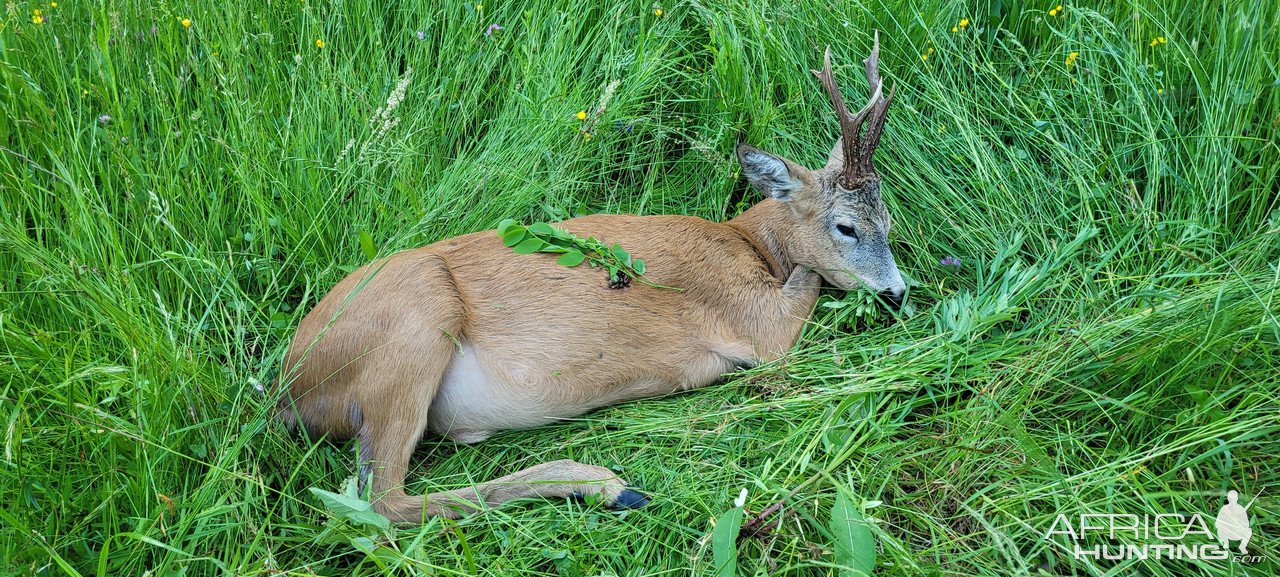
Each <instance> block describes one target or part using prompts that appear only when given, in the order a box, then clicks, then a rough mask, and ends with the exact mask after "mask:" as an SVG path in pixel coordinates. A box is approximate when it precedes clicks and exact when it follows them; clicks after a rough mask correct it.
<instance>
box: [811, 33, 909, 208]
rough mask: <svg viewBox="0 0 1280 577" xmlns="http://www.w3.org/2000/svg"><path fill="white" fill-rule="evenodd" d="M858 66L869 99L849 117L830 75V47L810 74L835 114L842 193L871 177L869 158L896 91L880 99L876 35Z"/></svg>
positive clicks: (833, 78)
mask: <svg viewBox="0 0 1280 577" xmlns="http://www.w3.org/2000/svg"><path fill="white" fill-rule="evenodd" d="M862 62H863V65H864V66H865V67H866V70H867V83H868V84H870V86H871V98H870V99H868V100H867V104H866V106H863V107H862V110H859V111H858V113H857V114H853V115H850V114H849V107H848V106H846V105H845V103H844V97H843V96H841V95H840V87H839V86H837V85H836V79H835V75H834V74H833V73H832V72H831V47H830V46H828V47H827V50H826V52H825V53H824V54H823V56H822V72H818V71H816V70H815V71H813V74H814V76H817V77H818V80H819V81H821V82H822V88H823V89H824V90H826V92H827V97H828V98H830V99H831V106H832V107H834V108H835V110H836V119H837V120H839V121H840V135H841V150H842V151H843V153H844V154H843V156H844V168H843V170H841V171H840V177H839V179H838V181H839V183H840V186H842V187H844V188H845V189H846V190H852V189H854V188H857V187H858V184H859V183H860V182H861V181H862V180H864V179H865V178H866V177H867V176H870V175H873V174H875V167H874V166H873V165H872V164H871V156H872V154H874V153H875V150H876V145H877V144H879V143H880V133H881V131H883V130H884V121H885V114H886V113H887V112H888V110H889V102H890V101H892V100H893V93H894V89H896V85H895V86H894V88H891V89H890V90H889V97H888V98H884V97H883V94H884V82H883V81H882V80H880V32H879V31H876V33H875V40H874V44H873V45H872V48H871V55H870V56H868V57H867V59H866V60H863V61H862ZM864 120H869V122H868V123H867V133H866V135H865V136H863V135H860V134H859V133H860V132H861V130H862V123H863V121H864Z"/></svg>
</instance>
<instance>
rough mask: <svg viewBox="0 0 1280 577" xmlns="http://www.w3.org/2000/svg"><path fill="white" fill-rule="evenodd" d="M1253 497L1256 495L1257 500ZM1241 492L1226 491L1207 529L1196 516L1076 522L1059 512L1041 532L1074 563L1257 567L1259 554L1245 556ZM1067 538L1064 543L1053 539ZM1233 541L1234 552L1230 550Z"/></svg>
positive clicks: (1092, 516) (1119, 516)
mask: <svg viewBox="0 0 1280 577" xmlns="http://www.w3.org/2000/svg"><path fill="white" fill-rule="evenodd" d="M1255 499H1256V497H1255ZM1239 501H1240V493H1239V492H1237V491H1236V490H1235V489H1232V490H1230V491H1227V503H1226V504H1225V505H1223V506H1222V508H1221V509H1219V510H1218V516H1217V517H1215V518H1214V525H1213V527H1214V531H1210V530H1209V524H1208V523H1207V522H1206V520H1205V517H1206V515H1201V514H1200V513H1191V514H1185V513H1093V512H1085V513H1081V514H1080V515H1079V516H1078V521H1079V522H1078V523H1075V522H1073V521H1076V520H1077V518H1075V517H1071V516H1068V515H1064V514H1059V515H1058V516H1057V518H1055V519H1054V521H1053V525H1052V526H1050V527H1049V530H1048V531H1046V532H1045V534H1044V538H1045V539H1046V540H1056V541H1058V542H1060V543H1061V544H1062V545H1064V546H1065V547H1066V549H1067V550H1068V551H1070V552H1071V556H1072V557H1074V558H1076V559H1085V558H1092V559H1099V560H1102V559H1107V560H1113V561H1119V560H1127V559H1139V560H1148V559H1151V560H1180V561H1186V560H1206V561H1211V560H1227V559H1230V560H1232V561H1235V562H1237V563H1258V562H1260V561H1262V560H1263V557H1262V556H1260V555H1249V553H1248V550H1247V546H1248V545H1249V540H1250V539H1252V538H1253V529H1252V528H1251V527H1250V525H1249V507H1250V506H1251V505H1253V501H1249V503H1247V504H1245V505H1241V504H1240V502H1239ZM1055 535H1057V536H1065V537H1066V538H1067V539H1066V542H1062V541H1061V539H1060V538H1059V539H1054V536H1055ZM1233 542H1234V543H1237V546H1236V550H1237V551H1239V553H1238V554H1237V553H1235V551H1233V550H1232V549H1231V547H1230V545H1231V543H1233Z"/></svg>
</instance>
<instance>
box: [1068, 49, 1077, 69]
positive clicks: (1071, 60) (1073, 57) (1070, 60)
mask: <svg viewBox="0 0 1280 577" xmlns="http://www.w3.org/2000/svg"><path fill="white" fill-rule="evenodd" d="M1079 57H1080V53H1079V52H1072V53H1071V54H1068V55H1067V66H1068V67H1069V66H1071V65H1072V64H1075V63H1076V58H1079Z"/></svg>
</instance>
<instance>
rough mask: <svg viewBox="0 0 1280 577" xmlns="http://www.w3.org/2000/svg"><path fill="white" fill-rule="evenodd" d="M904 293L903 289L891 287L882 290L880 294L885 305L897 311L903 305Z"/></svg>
mask: <svg viewBox="0 0 1280 577" xmlns="http://www.w3.org/2000/svg"><path fill="white" fill-rule="evenodd" d="M902 294H903V292H902V291H894V290H892V289H889V290H882V291H880V294H879V296H880V300H881V302H883V303H884V304H885V306H887V307H889V308H891V309H893V310H895V311H896V310H898V309H899V308H901V307H902Z"/></svg>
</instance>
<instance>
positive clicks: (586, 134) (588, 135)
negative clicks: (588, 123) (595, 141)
mask: <svg viewBox="0 0 1280 577" xmlns="http://www.w3.org/2000/svg"><path fill="white" fill-rule="evenodd" d="M582 139H583V140H591V133H590V132H583V133H582Z"/></svg>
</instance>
